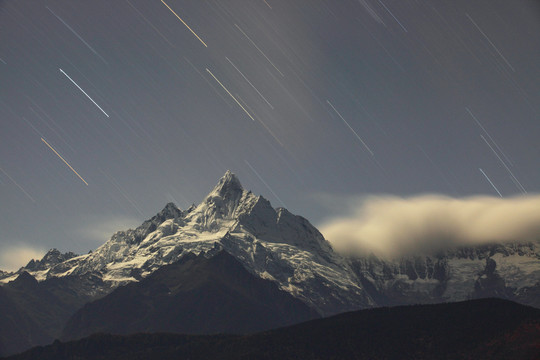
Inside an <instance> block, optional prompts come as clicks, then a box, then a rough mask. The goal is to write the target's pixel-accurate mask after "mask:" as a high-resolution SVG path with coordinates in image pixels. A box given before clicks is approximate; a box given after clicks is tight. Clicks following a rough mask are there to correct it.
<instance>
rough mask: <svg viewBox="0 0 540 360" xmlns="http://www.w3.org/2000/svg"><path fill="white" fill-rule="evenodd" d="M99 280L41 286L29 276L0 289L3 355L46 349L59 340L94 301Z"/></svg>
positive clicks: (58, 280) (85, 278) (75, 279)
mask: <svg viewBox="0 0 540 360" xmlns="http://www.w3.org/2000/svg"><path fill="white" fill-rule="evenodd" d="M99 284H100V279H99V278H98V277H96V276H94V275H92V274H84V275H82V276H68V277H63V278H50V279H47V280H44V281H41V282H38V281H37V280H36V279H35V278H34V277H33V276H32V275H30V274H29V273H28V272H26V271H23V272H21V273H20V274H19V275H18V277H17V278H16V279H15V280H12V281H10V282H9V283H7V284H5V285H3V286H1V287H0V305H1V306H0V309H1V311H0V355H2V354H12V353H16V352H20V351H23V350H25V349H28V348H30V347H32V346H36V345H45V344H48V343H50V342H51V341H53V340H54V339H56V338H58V337H59V336H60V334H61V331H62V329H63V328H64V326H65V323H66V322H67V320H68V319H69V318H70V317H71V316H72V315H73V313H74V312H75V311H76V310H78V309H79V308H80V307H81V306H83V305H84V304H85V303H87V302H88V301H91V300H93V299H95V297H93V296H90V295H85V294H89V293H96V292H98V293H99V292H100V291H102V290H96V287H99Z"/></svg>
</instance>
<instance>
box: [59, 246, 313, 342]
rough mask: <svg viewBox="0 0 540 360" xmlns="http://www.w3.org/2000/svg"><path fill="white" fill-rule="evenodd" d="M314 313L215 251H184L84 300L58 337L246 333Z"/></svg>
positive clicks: (308, 317) (304, 317)
mask: <svg viewBox="0 0 540 360" xmlns="http://www.w3.org/2000/svg"><path fill="white" fill-rule="evenodd" d="M314 317H317V313H316V312H315V311H313V310H311V309H309V308H308V307H307V306H306V305H305V304H304V303H302V302H301V301H299V300H297V299H295V298H293V297H292V296H291V295H289V294H288V293H286V292H283V291H280V290H279V289H278V288H277V286H276V284H275V283H273V282H271V281H268V280H263V279H260V278H256V277H255V276H253V275H252V274H250V273H248V272H247V271H246V270H245V269H244V267H243V266H242V264H240V263H239V262H238V261H237V260H236V259H235V258H234V257H232V256H231V255H229V254H228V253H226V252H225V251H220V252H218V253H217V254H215V255H214V256H212V257H211V258H206V257H205V256H204V254H200V255H199V256H196V255H193V254H190V255H186V256H184V257H183V258H182V259H181V260H180V261H178V262H176V263H174V264H171V265H166V266H163V267H162V268H160V269H159V270H157V271H155V272H154V273H153V274H151V275H150V276H148V277H147V278H145V279H143V280H141V281H140V282H137V283H131V284H128V285H126V286H122V287H119V288H118V289H116V290H114V291H113V292H112V293H111V294H109V295H107V296H105V297H104V298H102V299H99V300H96V301H94V302H91V303H88V304H86V305H85V306H84V307H83V308H82V309H80V310H79V311H78V312H77V313H75V314H74V316H73V317H72V318H71V319H70V320H69V321H68V323H67V325H66V327H65V329H64V332H63V335H62V337H63V338H64V339H76V338H81V337H84V336H88V335H90V334H93V333H96V332H108V333H116V334H130V333H134V332H158V331H159V332H175V333H188V334H209V333H250V332H255V331H260V330H266V329H271V328H276V327H279V326H284V325H290V324H294V323H298V322H301V321H305V320H308V319H312V318H314Z"/></svg>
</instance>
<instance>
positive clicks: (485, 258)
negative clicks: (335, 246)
mask: <svg viewBox="0 0 540 360" xmlns="http://www.w3.org/2000/svg"><path fill="white" fill-rule="evenodd" d="M350 263H351V267H352V268H353V271H354V272H355V274H356V275H357V276H358V278H359V280H360V282H361V283H362V284H363V286H364V289H366V291H367V292H368V293H369V294H370V296H371V297H372V298H373V299H374V300H375V301H376V302H377V304H379V305H380V306H390V305H403V304H419V303H438V302H448V301H462V300H467V299H475V298H485V297H498V298H503V299H509V300H514V301H517V302H519V303H522V304H525V305H530V306H534V307H537V308H540V296H539V295H540V245H539V243H538V242H536V243H521V244H520V243H506V244H490V245H481V246H475V247H461V248H455V249H448V250H447V251H445V252H444V253H440V254H436V255H418V256H412V257H405V258H401V259H396V260H385V259H379V258H377V257H374V256H370V257H364V258H351V259H350Z"/></svg>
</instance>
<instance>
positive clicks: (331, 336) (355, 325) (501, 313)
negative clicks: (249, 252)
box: [7, 299, 540, 360]
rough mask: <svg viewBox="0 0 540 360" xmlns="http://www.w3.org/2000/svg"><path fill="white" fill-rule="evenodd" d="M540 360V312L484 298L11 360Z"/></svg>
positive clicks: (64, 349)
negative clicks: (243, 332)
mask: <svg viewBox="0 0 540 360" xmlns="http://www.w3.org/2000/svg"><path fill="white" fill-rule="evenodd" d="M539 358H540V310H538V309H534V308H530V307H527V306H523V305H518V304H516V303H513V302H510V301H505V300H498V299H483V300H472V301H465V302H460V303H449V304H437V305H417V306H402V307H394V308H378V309H370V310H361V311H356V312H350V313H344V314H340V315H337V316H333V317H330V318H325V319H318V320H312V321H308V322H305V323H302V324H298V325H294V326H290V327H286V328H281V329H277V330H272V331H267V332H263V333H257V334H253V335H246V336H235V335H214V336H193V335H191V336H189V335H172V334H137V335H130V336H120V335H106V334H97V335H92V336H90V337H87V338H85V339H82V340H78V341H71V342H66V343H62V342H59V341H56V342H55V343H53V344H52V345H49V346H46V347H37V348H34V349H31V350H29V351H27V352H25V353H23V354H21V355H17V356H12V357H9V358H7V359H10V360H25V359H41V360H49V359H50V360H53V359H54V360H62V359H100V360H108V359H111V360H112V359H114V360H122V359H130V360H131V359H280V360H281V359H539Z"/></svg>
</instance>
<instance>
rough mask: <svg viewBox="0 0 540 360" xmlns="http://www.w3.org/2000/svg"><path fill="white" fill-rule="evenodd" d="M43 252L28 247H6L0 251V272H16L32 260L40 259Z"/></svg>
mask: <svg viewBox="0 0 540 360" xmlns="http://www.w3.org/2000/svg"><path fill="white" fill-rule="evenodd" d="M45 252H46V251H45V250H43V249H40V248H36V247H32V246H30V245H16V246H7V247H2V248H1V249H0V270H4V271H16V270H19V268H21V267H22V266H25V265H26V264H28V262H29V261H30V260H32V259H41V258H42V257H43V255H45Z"/></svg>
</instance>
